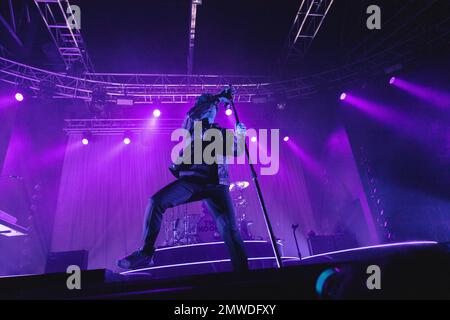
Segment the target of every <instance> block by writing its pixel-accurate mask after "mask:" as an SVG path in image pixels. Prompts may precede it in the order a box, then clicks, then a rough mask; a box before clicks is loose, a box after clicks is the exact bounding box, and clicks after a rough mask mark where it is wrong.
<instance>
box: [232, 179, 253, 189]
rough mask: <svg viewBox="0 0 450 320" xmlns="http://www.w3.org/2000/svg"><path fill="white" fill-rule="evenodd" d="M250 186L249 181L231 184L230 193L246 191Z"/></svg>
mask: <svg viewBox="0 0 450 320" xmlns="http://www.w3.org/2000/svg"><path fill="white" fill-rule="evenodd" d="M249 185H250V183H249V182H248V181H236V182H233V183H232V184H230V191H237V190H244V189H245V188H247V187H248V186H249Z"/></svg>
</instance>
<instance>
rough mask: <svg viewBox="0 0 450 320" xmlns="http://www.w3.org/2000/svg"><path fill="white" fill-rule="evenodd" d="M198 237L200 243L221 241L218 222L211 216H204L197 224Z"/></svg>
mask: <svg viewBox="0 0 450 320" xmlns="http://www.w3.org/2000/svg"><path fill="white" fill-rule="evenodd" d="M197 235H198V240H199V242H200V243H205V242H214V241H220V240H221V239H222V238H221V237H220V234H219V231H218V230H217V226H216V222H215V221H214V219H213V217H212V216H211V215H210V214H206V215H205V216H203V217H202V218H201V219H200V220H199V221H198V224H197Z"/></svg>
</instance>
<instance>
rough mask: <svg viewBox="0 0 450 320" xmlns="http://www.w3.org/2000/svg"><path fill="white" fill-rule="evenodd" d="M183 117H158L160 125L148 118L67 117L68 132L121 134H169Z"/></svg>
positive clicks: (66, 128) (66, 127) (65, 125)
mask: <svg viewBox="0 0 450 320" xmlns="http://www.w3.org/2000/svg"><path fill="white" fill-rule="evenodd" d="M182 121H183V119H181V118H180V119H158V126H153V125H151V123H150V122H149V120H148V119H65V120H64V122H65V124H64V131H65V132H66V134H80V135H82V134H85V133H87V132H89V133H90V134H92V135H120V134H124V133H125V132H131V133H132V134H141V133H142V134H145V133H152V134H155V133H156V134H167V133H171V132H172V131H173V130H174V129H177V128H179V127H180V124H181V123H182Z"/></svg>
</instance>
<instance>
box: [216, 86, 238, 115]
mask: <svg viewBox="0 0 450 320" xmlns="http://www.w3.org/2000/svg"><path fill="white" fill-rule="evenodd" d="M235 92H236V89H235V88H233V86H232V85H231V84H230V85H228V88H225V89H224V90H222V92H221V93H220V94H219V96H220V97H224V98H226V99H227V100H228V101H226V102H224V107H225V109H230V108H231V103H230V102H229V101H232V100H233V95H234V93H235Z"/></svg>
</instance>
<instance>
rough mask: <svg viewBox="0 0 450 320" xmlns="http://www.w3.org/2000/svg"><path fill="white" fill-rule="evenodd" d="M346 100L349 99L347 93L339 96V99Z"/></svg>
mask: <svg viewBox="0 0 450 320" xmlns="http://www.w3.org/2000/svg"><path fill="white" fill-rule="evenodd" d="M345 98H347V94H346V93H345V92H342V93H341V95H340V96H339V99H340V100H345Z"/></svg>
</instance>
